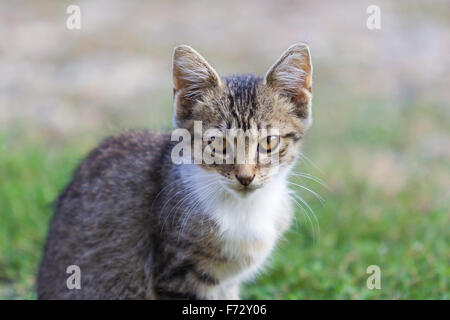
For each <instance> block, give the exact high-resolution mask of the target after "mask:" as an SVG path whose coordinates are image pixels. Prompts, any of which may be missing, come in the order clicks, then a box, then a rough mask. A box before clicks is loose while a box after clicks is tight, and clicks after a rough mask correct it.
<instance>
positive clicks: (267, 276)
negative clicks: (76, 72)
mask: <svg viewBox="0 0 450 320" xmlns="http://www.w3.org/2000/svg"><path fill="white" fill-rule="evenodd" d="M324 103H325V102H322V104H324ZM319 104H321V102H319ZM371 108H372V106H371V105H370V104H366V105H365V106H363V107H362V108H361V109H359V110H358V112H356V113H354V117H353V118H350V117H348V118H345V119H343V118H341V119H340V122H339V125H334V126H333V122H332V121H334V120H335V119H338V115H337V114H336V115H333V112H332V111H330V110H329V109H328V111H327V110H325V109H324V111H323V113H321V112H320V108H318V110H319V111H318V114H317V115H316V124H315V127H314V128H313V130H312V131H311V133H310V134H309V135H308V137H307V144H306V147H305V152H306V154H307V155H308V156H309V158H311V159H312V160H313V161H314V162H315V163H316V166H318V167H320V170H321V171H319V169H317V168H316V167H315V166H314V165H311V164H309V163H308V162H302V163H300V164H299V166H298V167H297V171H303V172H308V173H311V174H314V175H316V176H319V177H320V178H322V179H323V180H325V181H326V182H327V183H328V185H329V190H326V189H325V188H323V187H321V186H320V185H319V184H316V183H314V182H308V181H306V180H305V181H303V180H302V181H301V182H302V183H303V184H305V185H306V186H308V187H310V188H312V189H314V190H316V191H317V192H319V193H320V194H321V195H322V196H323V197H324V198H325V199H326V202H325V204H324V205H321V203H320V202H319V201H318V200H317V199H315V198H314V197H313V196H312V195H310V194H307V193H305V192H302V195H303V197H304V198H305V199H306V200H307V201H308V203H310V205H311V207H312V208H313V210H314V211H315V213H316V215H317V217H318V220H319V222H320V236H319V235H318V234H317V232H316V234H315V235H314V234H313V228H312V226H311V224H310V223H309V222H308V220H306V222H305V220H304V217H303V215H302V212H301V211H300V210H297V214H296V221H295V222H294V223H293V226H292V228H291V230H290V231H289V232H288V233H287V234H286V236H285V237H284V238H283V239H282V240H281V241H280V243H279V245H278V248H277V249H276V251H275V252H274V254H273V256H272V258H271V259H270V261H269V263H268V264H267V267H266V269H265V271H264V272H263V273H262V274H261V275H260V276H259V277H257V278H256V280H255V281H254V282H251V283H248V284H246V285H245V286H244V288H243V290H242V297H243V298H250V299H272V298H276V299H377V298H382V299H422V298H423V299H449V293H448V292H449V291H448V290H449V278H450V266H449V261H450V251H449V244H450V232H449V227H448V226H449V225H450V224H449V223H450V221H449V220H450V219H449V206H448V203H449V202H448V193H445V190H443V188H445V186H448V177H449V172H450V164H449V161H448V159H446V158H439V157H437V158H429V157H426V156H425V155H423V154H422V153H421V152H420V148H418V147H417V146H416V141H414V139H412V138H411V135H408V134H405V132H408V130H410V129H411V128H412V127H414V128H418V126H417V125H416V122H415V121H416V119H420V121H422V122H423V121H429V122H430V123H433V124H435V129H436V130H438V131H439V130H441V132H444V133H445V132H446V131H445V130H448V129H446V128H447V127H446V126H445V123H443V124H442V125H439V121H440V119H441V118H442V117H441V116H440V115H439V114H438V115H427V116H426V117H424V116H423V115H424V114H425V111H424V110H425V109H423V108H421V107H415V108H414V109H413V110H412V112H413V115H414V116H410V117H403V116H402V115H400V114H396V113H395V112H394V111H392V112H387V111H386V112H387V113H388V114H390V118H389V121H387V122H382V121H381V120H382V119H381V118H380V117H379V116H377V115H373V116H371V114H372V112H373V111H372V110H371ZM379 110H383V109H379ZM347 111H348V110H347ZM347 111H346V112H347ZM336 112H337V111H336ZM386 112H385V114H386ZM350 113H351V112H350V111H348V112H347V114H350ZM424 119H425V120H424ZM417 130H418V129H417ZM50 140H51V139H46V138H42V137H41V138H39V139H37V138H35V137H34V138H33V137H31V138H30V137H28V138H25V137H22V136H20V135H16V136H13V135H11V134H10V135H8V134H3V135H0V146H1V148H0V179H1V180H0V299H23V298H25V299H34V298H36V294H35V287H34V286H35V275H36V272H37V266H38V263H39V260H40V257H41V253H42V246H43V244H44V240H45V235H46V231H47V226H48V222H49V219H50V217H51V206H50V204H51V202H52V201H53V200H54V199H55V198H56V196H57V194H58V192H59V191H60V190H61V189H62V188H63V187H64V185H65V184H66V183H67V182H68V181H69V179H70V176H71V172H72V171H73V169H74V168H75V167H76V165H77V164H78V162H79V161H80V159H82V157H83V156H84V154H86V152H87V151H88V150H89V148H91V147H92V146H93V143H86V142H81V141H78V142H77V141H75V140H73V141H66V142H64V143H61V141H59V142H57V143H55V142H53V143H51V142H49V141H50ZM315 227H316V228H317V225H316V226H315ZM369 265H378V266H379V267H380V268H381V286H382V289H381V290H369V289H368V288H367V287H366V280H367V277H368V276H369V275H368V274H367V273H366V269H367V267H368V266H369Z"/></svg>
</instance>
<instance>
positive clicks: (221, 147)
mask: <svg viewBox="0 0 450 320" xmlns="http://www.w3.org/2000/svg"><path fill="white" fill-rule="evenodd" d="M208 144H210V145H211V146H212V147H213V149H214V151H217V152H223V153H225V152H226V149H227V148H226V146H227V142H226V141H225V138H217V137H211V138H210V139H209V141H208Z"/></svg>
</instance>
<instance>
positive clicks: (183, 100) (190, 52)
mask: <svg viewBox="0 0 450 320" xmlns="http://www.w3.org/2000/svg"><path fill="white" fill-rule="evenodd" d="M172 63H173V65H172V73H173V93H174V99H175V114H174V125H175V126H177V127H181V126H183V125H182V124H183V123H184V122H185V121H187V120H191V119H190V116H191V113H192V106H193V104H194V103H195V101H196V100H198V99H199V98H200V97H201V96H202V94H203V93H204V92H205V91H206V90H208V89H213V88H214V87H217V86H219V85H220V77H219V75H218V74H217V72H216V71H215V70H214V69H213V68H212V67H211V66H210V65H209V64H208V62H206V60H205V59H204V58H203V57H202V56H201V55H200V54H199V53H198V52H197V51H195V50H194V49H192V48H191V47H189V46H186V45H181V46H178V47H176V48H175V49H174V52H173V61H172Z"/></svg>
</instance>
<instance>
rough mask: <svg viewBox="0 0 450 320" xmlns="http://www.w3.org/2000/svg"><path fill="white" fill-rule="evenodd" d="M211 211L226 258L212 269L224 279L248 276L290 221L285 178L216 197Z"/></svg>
mask: <svg viewBox="0 0 450 320" xmlns="http://www.w3.org/2000/svg"><path fill="white" fill-rule="evenodd" d="M212 215H213V217H214V219H215V220H216V221H217V223H218V226H219V230H220V239H221V242H222V254H223V255H225V256H227V257H228V259H229V262H228V263H226V264H224V265H223V266H220V267H219V268H218V270H216V272H215V273H216V276H217V277H219V278H221V279H224V280H225V279H231V278H238V279H241V280H244V279H246V278H249V277H251V276H252V275H254V274H255V273H256V272H257V271H258V269H259V268H260V267H261V266H262V264H263V262H264V260H265V259H266V258H267V256H268V255H269V253H270V252H271V251H272V249H273V247H274V246H275V243H276V241H277V239H278V238H279V236H280V235H281V233H282V232H284V231H285V229H286V228H287V227H288V225H289V223H290V218H291V215H292V209H291V206H290V201H289V196H288V189H287V186H286V182H285V181H284V180H281V179H280V180H276V181H272V182H270V183H269V184H268V185H266V186H264V187H263V188H261V189H260V190H256V191H255V192H254V194H250V195H249V196H247V197H240V196H235V195H224V196H222V197H218V199H217V201H216V204H215V209H214V210H213V213H212Z"/></svg>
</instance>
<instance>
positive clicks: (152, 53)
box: [0, 0, 450, 299]
mask: <svg viewBox="0 0 450 320" xmlns="http://www.w3.org/2000/svg"><path fill="white" fill-rule="evenodd" d="M69 4H78V5H79V6H80V8H81V14H82V16H81V18H82V20H81V30H68V29H67V28H66V19H67V17H68V15H67V14H66V8H67V6H68V5H69ZM370 4H372V3H371V2H367V1H345V2H341V1H339V2H338V1H324V2H322V1H321V2H318V1H316V2H313V1H248V2H247V1H246V2H243V1H222V2H212V1H196V2H187V1H164V2H163V1H158V2H156V1H149V2H143V1H142V2H138V1H119V0H116V1H71V2H67V1H10V2H4V1H3V2H1V3H0V39H2V41H0V70H1V72H0V299H23V298H25V299H34V298H36V294H35V276H36V273H37V267H38V263H39V260H40V257H41V254H42V246H43V244H44V240H45V235H46V231H47V226H48V222H49V219H50V217H51V215H52V211H51V207H50V204H51V202H52V201H53V200H54V199H55V198H56V197H57V195H58V193H59V191H61V189H62V188H63V187H64V186H65V184H66V183H68V181H69V180H70V177H71V173H72V171H73V169H74V168H75V167H76V165H77V164H78V163H79V162H80V161H81V159H82V158H83V157H84V156H85V155H86V153H87V152H88V151H89V150H90V149H91V148H93V147H95V145H96V144H97V143H98V142H99V141H100V140H101V139H102V138H103V137H105V136H109V135H114V134H117V133H119V132H121V131H123V130H125V129H128V128H151V129H154V130H170V123H171V113H172V87H171V73H170V64H171V54H172V49H173V47H174V46H175V45H177V44H183V43H184V44H189V45H191V46H193V47H194V48H196V49H197V50H198V51H199V52H200V53H202V54H203V55H204V56H205V57H206V58H207V59H208V60H209V62H210V63H211V64H212V65H213V66H214V67H215V68H216V69H217V70H218V71H219V72H220V73H222V74H230V73H239V72H253V73H257V74H261V75H262V74H264V73H265V72H266V70H267V69H268V67H269V66H270V65H271V64H272V63H273V62H274V61H275V59H276V58H278V56H279V55H280V54H281V53H282V52H283V50H284V49H286V48H287V47H288V46H289V45H291V44H292V43H294V42H297V41H306V42H308V43H309V45H310V48H311V52H312V58H313V64H314V99H313V109H314V124H313V127H312V129H311V131H310V132H309V133H308V135H307V138H306V142H305V146H304V153H305V155H306V156H307V157H308V159H310V161H302V162H301V163H299V165H298V167H297V169H296V170H297V171H298V172H305V173H308V174H312V175H314V176H316V177H319V178H321V179H322V180H324V181H325V182H326V183H327V185H328V190H327V189H325V188H323V187H322V186H321V185H319V184H317V183H314V182H312V181H308V180H297V181H299V182H301V183H302V184H304V185H306V186H308V187H309V188H311V189H313V190H315V191H316V192H318V193H319V194H321V195H322V196H323V197H324V198H325V203H324V205H321V203H320V202H319V201H318V200H317V199H315V197H314V196H312V195H311V194H308V193H307V192H304V191H298V192H299V193H301V194H302V196H303V197H304V198H305V199H306V200H307V201H308V203H309V204H310V205H311V207H312V208H313V210H314V211H315V213H316V215H317V218H318V221H319V223H320V236H319V234H318V232H317V229H318V227H317V225H314V228H315V229H316V231H315V232H314V233H313V230H314V229H313V226H312V225H311V224H310V223H309V222H308V220H306V222H305V220H304V218H303V214H302V212H301V211H300V210H298V212H297V219H296V222H295V223H294V224H293V226H292V229H291V230H290V231H289V232H288V233H287V234H286V236H285V237H284V238H283V239H282V241H281V242H280V243H279V246H278V248H277V250H276V251H275V253H274V255H273V257H272V258H271V259H270V261H269V263H268V264H267V267H266V269H265V271H264V272H263V273H262V274H261V275H260V276H259V277H258V278H257V279H256V280H255V281H254V282H251V283H249V284H247V285H246V286H245V287H244V289H243V291H242V297H243V298H254V299H260V298H261V299H273V298H274V299H377V298H382V299H449V278H450V250H449V244H450V228H449V225H450V224H449V223H450V214H449V213H450V90H449V84H450V58H449V51H450V50H449V49H450V28H449V26H450V10H449V6H448V2H446V1H427V2H425V1H423V2H418V1H417V2H416V1H407V2H406V1H395V2H394V1H391V2H387V1H377V3H376V4H377V5H378V6H380V8H381V30H369V29H368V28H367V27H366V19H367V18H368V16H369V15H368V14H367V13H366V8H367V7H368V6H369V5H370ZM293 181H295V179H294V180H293ZM67 227H68V228H70V226H67ZM369 265H378V266H379V267H380V269H381V286H382V288H381V289H380V290H369V289H368V288H367V287H366V280H367V277H368V276H369V275H368V274H367V273H366V268H367V267H368V266H369Z"/></svg>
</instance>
